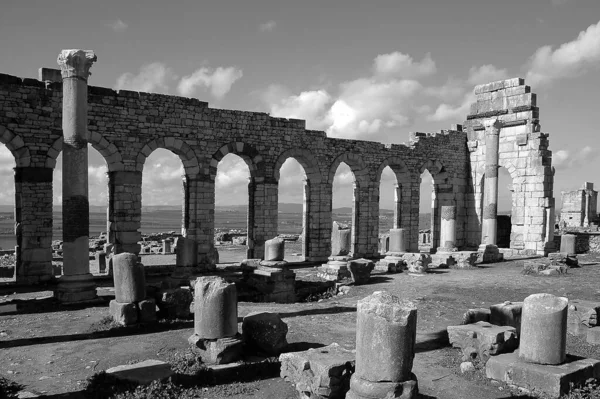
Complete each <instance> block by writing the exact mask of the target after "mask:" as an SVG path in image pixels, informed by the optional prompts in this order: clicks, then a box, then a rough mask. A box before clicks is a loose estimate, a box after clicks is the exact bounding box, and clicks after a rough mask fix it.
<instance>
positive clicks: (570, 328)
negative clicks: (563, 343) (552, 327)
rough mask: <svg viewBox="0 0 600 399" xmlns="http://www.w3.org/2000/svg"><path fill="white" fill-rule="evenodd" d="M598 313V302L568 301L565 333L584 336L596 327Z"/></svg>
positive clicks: (599, 304) (599, 306)
mask: <svg viewBox="0 0 600 399" xmlns="http://www.w3.org/2000/svg"><path fill="white" fill-rule="evenodd" d="M599 312H600V302H594V301H586V300H582V299H572V300H569V310H568V314H567V332H568V333H569V334H572V335H582V334H586V333H587V330H588V329H589V328H591V327H596V326H598V324H599V320H598V313H599Z"/></svg>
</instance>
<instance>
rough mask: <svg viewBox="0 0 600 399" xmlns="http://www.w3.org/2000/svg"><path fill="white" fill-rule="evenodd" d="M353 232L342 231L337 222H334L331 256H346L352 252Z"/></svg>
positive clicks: (348, 230)
mask: <svg viewBox="0 0 600 399" xmlns="http://www.w3.org/2000/svg"><path fill="white" fill-rule="evenodd" d="M351 240H352V232H351V231H350V229H342V228H340V225H339V224H338V223H337V222H333V228H332V229H331V256H344V255H348V253H349V252H350V249H351V248H350V245H351Z"/></svg>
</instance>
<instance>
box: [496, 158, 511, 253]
mask: <svg viewBox="0 0 600 399" xmlns="http://www.w3.org/2000/svg"><path fill="white" fill-rule="evenodd" d="M512 194H513V184H512V178H511V176H510V173H508V170H507V169H506V168H504V167H502V166H501V167H499V168H498V214H497V218H498V221H497V233H496V244H497V245H498V248H510V242H511V233H512V222H511V220H512V208H513V195H512Z"/></svg>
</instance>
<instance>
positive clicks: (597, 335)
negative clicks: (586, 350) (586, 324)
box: [586, 327, 600, 345]
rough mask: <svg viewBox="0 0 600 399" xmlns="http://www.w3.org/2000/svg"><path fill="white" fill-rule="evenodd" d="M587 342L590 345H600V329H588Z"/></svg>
mask: <svg viewBox="0 0 600 399" xmlns="http://www.w3.org/2000/svg"><path fill="white" fill-rule="evenodd" d="M586 340H587V342H588V344H592V345H600V328H598V327H595V328H588V329H587V331H586Z"/></svg>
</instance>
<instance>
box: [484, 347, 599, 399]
mask: <svg viewBox="0 0 600 399" xmlns="http://www.w3.org/2000/svg"><path fill="white" fill-rule="evenodd" d="M565 360H566V361H565V362H564V363H562V364H560V365H547V364H546V365H544V364H535V363H529V362H525V361H523V360H521V359H520V358H519V355H518V354H517V352H513V353H507V354H502V355H498V356H493V357H491V358H490V360H488V362H487V363H486V365H485V374H486V376H487V377H488V378H492V379H494V380H497V381H504V382H506V383H508V384H514V385H516V386H519V387H523V388H526V389H528V390H535V391H536V392H542V393H545V394H547V395H550V396H551V397H553V398H558V397H559V396H560V395H563V394H566V393H568V392H569V389H570V385H571V383H573V384H581V383H583V382H585V381H586V380H587V379H588V378H599V377H600V361H598V360H595V359H579V358H576V357H571V356H567V358H566V359H565Z"/></svg>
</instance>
